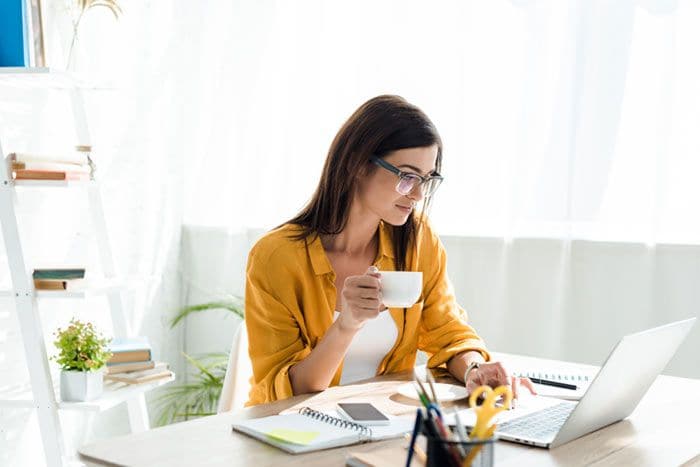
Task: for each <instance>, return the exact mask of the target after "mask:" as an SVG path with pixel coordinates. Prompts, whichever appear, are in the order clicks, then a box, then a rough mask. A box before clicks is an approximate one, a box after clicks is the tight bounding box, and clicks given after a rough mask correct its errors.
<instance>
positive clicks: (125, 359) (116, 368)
mask: <svg viewBox="0 0 700 467" xmlns="http://www.w3.org/2000/svg"><path fill="white" fill-rule="evenodd" d="M109 350H110V352H112V357H111V358H110V359H109V360H108V361H107V370H106V372H105V375H104V379H105V380H108V381H118V382H120V383H126V384H139V383H146V382H149V381H155V380H159V379H166V378H170V377H171V376H172V372H171V371H170V370H169V369H168V364H167V363H164V362H155V361H153V359H152V355H151V345H150V344H149V342H148V339H147V338H145V337H129V338H115V339H112V342H111V343H110V346H109Z"/></svg>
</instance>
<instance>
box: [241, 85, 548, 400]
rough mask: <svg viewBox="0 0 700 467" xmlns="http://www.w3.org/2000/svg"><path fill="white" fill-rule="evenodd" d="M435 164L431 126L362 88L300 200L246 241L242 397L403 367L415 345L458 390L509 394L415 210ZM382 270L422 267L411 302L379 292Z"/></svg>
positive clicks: (426, 196)
mask: <svg viewBox="0 0 700 467" xmlns="http://www.w3.org/2000/svg"><path fill="white" fill-rule="evenodd" d="M441 164H442V142H441V140H440V136H439V135H438V132H437V130H436V129H435V126H434V125H433V123H432V122H431V121H430V120H429V119H428V117H427V116H426V115H425V114H424V113H423V112H422V111H421V110H420V109H418V108H417V107H415V106H413V105H411V104H409V103H408V102H406V101H405V100H404V99H402V98H400V97H398V96H379V97H376V98H374V99H371V100H369V101H368V102H366V103H365V104H363V105H362V106H361V107H360V108H359V109H357V111H355V113H354V114H353V115H352V116H351V117H350V118H349V120H348V121H347V122H346V123H345V124H344V125H343V127H342V128H341V129H340V131H339V132H338V134H337V135H336V137H335V139H334V140H333V143H332V145H331V147H330V150H329V152H328V157H327V159H326V163H325V166H324V168H323V174H322V176H321V180H320V182H319V185H318V187H317V189H316V192H315V194H314V196H313V198H312V199H311V201H310V202H309V203H308V205H307V206H306V207H305V208H304V209H303V210H302V211H301V213H299V214H298V215H297V216H296V217H295V218H294V219H292V220H290V221H289V222H287V223H286V224H283V225H282V226H280V227H278V228H277V229H275V230H273V231H272V232H269V233H268V234H267V235H265V236H264V237H263V238H261V239H260V240H259V241H258V242H257V243H256V245H255V246H254V247H253V249H252V250H251V252H250V256H249V259H248V268H247V283H246V304H245V307H246V320H245V323H246V326H247V330H248V339H249V351H250V358H251V361H252V365H253V379H252V381H251V382H252V389H251V392H250V400H249V401H248V405H253V404H260V403H263V402H271V401H274V400H277V399H284V398H287V397H291V396H292V395H296V394H303V393H308V392H313V391H322V390H324V389H326V388H327V387H328V386H329V385H337V384H343V383H348V382H352V381H355V380H359V379H365V378H370V377H373V376H375V375H380V374H386V373H392V372H399V371H404V370H409V369H412V368H413V366H414V364H415V359H416V352H417V350H418V349H421V350H423V351H425V352H427V353H428V355H429V356H430V358H429V360H428V366H429V367H430V368H434V367H437V366H440V365H443V364H445V365H446V366H447V369H448V370H449V372H450V373H451V374H452V375H453V376H454V377H455V378H457V379H458V380H460V381H464V382H465V384H466V385H467V389H469V390H472V389H474V388H475V387H477V386H479V385H481V384H488V385H491V386H494V387H495V386H498V385H502V384H510V385H512V388H513V392H514V395H516V397H517V392H518V383H519V382H520V381H519V380H517V379H515V378H512V377H511V376H510V375H509V373H508V372H507V371H506V370H505V368H504V366H503V365H502V364H501V363H500V362H489V360H490V356H489V353H488V351H487V350H486V347H485V345H484V343H483V341H482V340H481V338H480V337H479V336H478V335H477V334H476V332H475V331H474V329H473V328H472V327H471V326H469V324H467V315H466V313H465V312H464V311H463V310H462V309H461V308H460V307H459V306H458V305H457V303H456V301H455V297H454V294H453V291H452V288H451V285H450V283H449V280H448V277H447V273H446V256H445V250H444V248H443V246H442V244H441V242H440V239H439V238H438V236H437V234H436V233H435V232H434V231H433V230H432V229H431V227H430V225H429V224H428V223H427V221H426V219H425V217H424V213H425V211H426V210H427V207H428V206H429V205H430V200H431V196H432V195H433V193H434V192H435V190H436V189H437V188H438V186H439V185H440V182H441V181H442V177H441V176H440V175H439V172H440V168H441ZM419 203H422V206H423V209H422V210H421V213H420V214H419V215H417V214H416V207H417V206H418V205H419ZM389 270H406V271H422V272H423V291H422V294H421V296H420V298H419V300H418V302H417V303H416V304H415V305H413V306H412V307H411V308H405V309H393V308H392V309H387V308H386V307H385V306H384V305H383V304H382V286H381V273H380V272H379V271H389ZM523 382H524V384H526V385H527V386H528V388H529V389H530V390H531V391H532V392H533V393H534V390H533V389H532V386H531V384H530V382H529V381H527V380H523Z"/></svg>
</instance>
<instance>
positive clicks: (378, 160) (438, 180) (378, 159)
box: [369, 156, 445, 197]
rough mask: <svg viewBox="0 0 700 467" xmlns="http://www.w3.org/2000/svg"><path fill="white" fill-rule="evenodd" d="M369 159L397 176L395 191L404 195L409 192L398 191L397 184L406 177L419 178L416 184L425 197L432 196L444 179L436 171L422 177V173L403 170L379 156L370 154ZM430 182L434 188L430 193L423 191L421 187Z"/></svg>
mask: <svg viewBox="0 0 700 467" xmlns="http://www.w3.org/2000/svg"><path fill="white" fill-rule="evenodd" d="M369 160H370V161H371V162H373V163H375V164H377V165H378V166H379V167H381V168H383V169H386V170H388V171H389V172H391V173H393V174H395V175H397V176H398V177H399V182H398V183H397V184H396V192H397V193H399V194H401V195H404V196H405V195H408V194H409V193H410V191H409V192H408V193H401V192H400V191H399V184H400V183H401V181H402V180H404V179H405V178H406V177H418V178H419V179H420V183H419V184H418V186H420V187H421V191H423V196H426V197H428V196H432V195H433V194H434V193H435V192H436V191H437V189H438V188H440V185H441V184H442V182H443V181H444V180H445V178H444V177H443V176H442V175H440V174H439V173H437V172H435V173H434V174H433V175H429V176H427V177H423V176H422V175H418V174H417V173H413V172H404V171H403V170H401V169H399V168H398V167H396V166H395V165H392V164H390V163H388V162H387V161H385V160H384V159H382V158H381V157H377V156H372V157H370V158H369ZM430 182H436V183H435V184H434V185H433V186H434V188H433V189H432V190H431V191H430V193H425V192H424V188H423V187H425V186H429V185H427V184H428V183H430ZM413 190H415V187H414V188H413V189H412V190H411V191H413Z"/></svg>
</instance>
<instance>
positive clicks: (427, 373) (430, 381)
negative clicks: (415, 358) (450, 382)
mask: <svg viewBox="0 0 700 467" xmlns="http://www.w3.org/2000/svg"><path fill="white" fill-rule="evenodd" d="M425 376H426V379H427V380H428V384H429V385H430V392H431V393H433V401H434V402H435V404H436V405H437V406H438V407H440V402H439V401H438V398H437V393H436V392H435V384H434V383H435V380H434V379H433V375H432V374H431V373H430V369H428V368H426V369H425Z"/></svg>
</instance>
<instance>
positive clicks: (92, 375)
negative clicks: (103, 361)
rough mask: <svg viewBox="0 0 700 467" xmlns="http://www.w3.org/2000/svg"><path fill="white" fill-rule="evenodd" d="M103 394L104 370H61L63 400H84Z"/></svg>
mask: <svg viewBox="0 0 700 467" xmlns="http://www.w3.org/2000/svg"><path fill="white" fill-rule="evenodd" d="M100 394H102V371H61V400H63V401H65V402H82V401H91V400H93V399H96V398H98V397H99V396H100Z"/></svg>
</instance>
